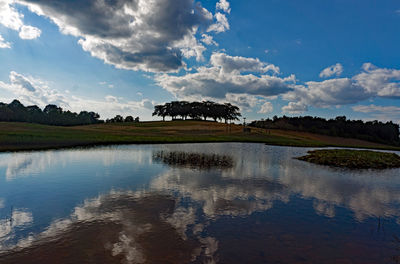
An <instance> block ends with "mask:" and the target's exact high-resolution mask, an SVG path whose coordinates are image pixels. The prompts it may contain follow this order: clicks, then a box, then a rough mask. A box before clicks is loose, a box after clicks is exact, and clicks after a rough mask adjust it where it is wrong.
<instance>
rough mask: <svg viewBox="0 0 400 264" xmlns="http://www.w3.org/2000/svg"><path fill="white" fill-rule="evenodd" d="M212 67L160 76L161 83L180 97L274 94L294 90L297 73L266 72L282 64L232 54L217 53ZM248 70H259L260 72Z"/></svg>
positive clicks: (276, 68) (213, 55)
mask: <svg viewBox="0 0 400 264" xmlns="http://www.w3.org/2000/svg"><path fill="white" fill-rule="evenodd" d="M210 63H211V66H210V67H199V68H198V69H197V71H196V72H194V73H187V74H185V75H180V76H175V75H168V74H163V75H159V76H157V77H156V81H157V82H158V84H159V85H160V86H161V87H163V88H164V89H166V90H167V91H169V92H171V93H172V94H174V95H175V96H177V97H179V98H188V97H194V96H200V97H203V98H204V97H211V98H225V97H226V95H227V94H229V93H232V94H249V95H259V96H273V95H278V94H282V93H285V92H287V91H290V90H291V85H292V84H293V83H295V76H294V75H291V76H289V77H286V78H280V77H277V76H274V75H268V74H266V72H267V71H272V72H273V73H277V72H278V71H279V68H278V67H276V66H275V65H272V64H266V63H263V62H260V61H259V60H258V59H253V58H245V57H232V56H229V55H226V54H224V53H213V54H212V56H211V58H210ZM247 72H258V73H261V75H260V76H257V75H255V74H252V73H249V74H246V73H247Z"/></svg>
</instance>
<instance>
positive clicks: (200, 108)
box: [153, 101, 241, 123]
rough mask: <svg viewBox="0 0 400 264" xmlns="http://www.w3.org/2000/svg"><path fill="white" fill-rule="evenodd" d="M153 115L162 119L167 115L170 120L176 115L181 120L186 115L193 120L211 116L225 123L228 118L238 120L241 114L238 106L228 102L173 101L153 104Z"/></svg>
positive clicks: (185, 117)
mask: <svg viewBox="0 0 400 264" xmlns="http://www.w3.org/2000/svg"><path fill="white" fill-rule="evenodd" d="M153 116H160V117H162V118H163V121H165V117H167V116H168V117H171V118H172V120H175V119H177V118H178V117H180V118H181V119H183V120H186V119H187V118H188V117H189V118H191V119H195V120H200V119H203V120H207V118H211V119H213V120H214V121H217V120H220V121H222V120H224V121H225V123H227V122H228V121H230V120H239V117H240V116H241V114H240V112H239V107H237V106H235V105H232V104H230V103H225V104H219V103H215V102H212V101H203V102H187V101H173V102H170V103H165V104H163V105H156V106H154V112H153Z"/></svg>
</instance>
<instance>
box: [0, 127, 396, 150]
mask: <svg viewBox="0 0 400 264" xmlns="http://www.w3.org/2000/svg"><path fill="white" fill-rule="evenodd" d="M184 142H185V143H186V142H187V143H190V142H259V143H266V144H271V145H282V146H298V147H324V146H337V147H357V148H378V149H396V148H394V147H391V146H387V145H381V144H376V143H371V142H366V141H362V140H357V139H344V138H336V137H329V136H322V135H316V134H311V133H304V132H295V131H281V130H265V129H255V128H252V129H251V132H250V133H244V132H243V127H242V126H240V125H230V126H229V125H226V124H222V123H215V122H205V121H172V122H171V121H170V122H141V123H117V124H98V125H87V126H76V127H59V126H46V125H38V124H29V123H7V122H0V151H17V150H38V149H50V148H51V149H52V148H65V147H75V146H93V145H109V144H133V143H140V144H147V143H184ZM397 149H398V148H397Z"/></svg>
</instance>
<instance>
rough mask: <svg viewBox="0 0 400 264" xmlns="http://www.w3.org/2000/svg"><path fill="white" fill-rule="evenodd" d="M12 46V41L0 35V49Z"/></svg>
mask: <svg viewBox="0 0 400 264" xmlns="http://www.w3.org/2000/svg"><path fill="white" fill-rule="evenodd" d="M9 48H11V43H10V42H7V41H5V40H4V38H3V36H2V35H0V49H9Z"/></svg>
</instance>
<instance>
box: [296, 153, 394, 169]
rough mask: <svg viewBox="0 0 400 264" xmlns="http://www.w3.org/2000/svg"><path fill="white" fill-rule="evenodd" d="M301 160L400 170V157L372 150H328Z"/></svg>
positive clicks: (357, 167)
mask: <svg viewBox="0 0 400 264" xmlns="http://www.w3.org/2000/svg"><path fill="white" fill-rule="evenodd" d="M297 159H299V160H304V161H308V162H311V163H315V164H320V165H328V166H334V167H341V168H349V169H389V168H400V156H399V155H397V154H395V153H388V152H378V151H370V150H351V149H326V150H312V151H308V155H305V156H302V157H298V158H297Z"/></svg>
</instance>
